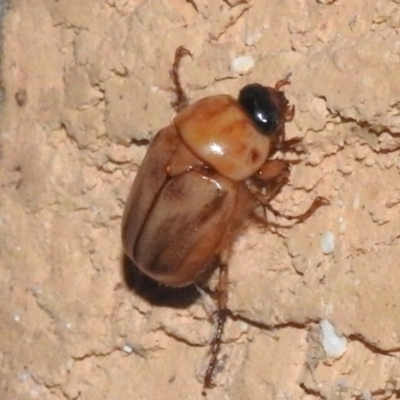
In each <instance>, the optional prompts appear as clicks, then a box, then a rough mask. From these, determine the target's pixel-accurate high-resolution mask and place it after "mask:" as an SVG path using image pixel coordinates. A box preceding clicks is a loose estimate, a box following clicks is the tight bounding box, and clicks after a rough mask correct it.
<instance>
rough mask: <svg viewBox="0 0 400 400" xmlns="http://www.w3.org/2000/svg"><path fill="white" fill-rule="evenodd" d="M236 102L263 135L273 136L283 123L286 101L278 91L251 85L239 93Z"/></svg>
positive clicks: (256, 84)
mask: <svg viewBox="0 0 400 400" xmlns="http://www.w3.org/2000/svg"><path fill="white" fill-rule="evenodd" d="M238 102H239V104H240V105H241V106H242V107H243V109H244V111H245V112H246V114H247V115H248V116H249V117H250V118H251V120H252V121H253V122H254V124H255V125H256V126H257V128H258V129H259V130H260V132H261V133H262V134H263V135H267V136H270V135H273V134H274V133H275V132H277V130H278V129H279V128H280V127H281V126H282V124H283V123H284V122H285V119H284V114H285V111H286V109H287V105H288V101H287V100H286V97H285V94H284V93H283V92H280V91H279V90H276V89H274V88H271V87H266V86H262V85H260V84H258V83H252V84H250V85H246V86H244V87H243V88H242V90H241V91H240V92H239V98H238Z"/></svg>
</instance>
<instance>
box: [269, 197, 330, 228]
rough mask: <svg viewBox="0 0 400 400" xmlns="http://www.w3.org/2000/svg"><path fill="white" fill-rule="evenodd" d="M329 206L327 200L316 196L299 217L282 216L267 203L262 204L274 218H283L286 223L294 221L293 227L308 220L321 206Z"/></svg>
mask: <svg viewBox="0 0 400 400" xmlns="http://www.w3.org/2000/svg"><path fill="white" fill-rule="evenodd" d="M330 204H331V203H330V201H329V200H328V199H327V198H325V197H321V196H318V197H317V198H315V199H314V201H313V202H312V203H311V206H310V207H308V209H307V210H306V211H305V212H304V213H302V214H299V215H287V214H283V213H281V212H280V211H277V210H275V209H274V208H273V207H272V206H271V204H269V203H265V204H263V207H264V208H266V209H267V210H268V211H270V212H271V213H272V214H274V215H275V216H276V217H279V218H285V219H287V220H288V221H295V223H294V225H296V224H299V223H301V222H304V221H305V220H306V219H308V218H310V217H311V216H312V215H313V214H314V213H315V211H317V210H318V208H320V207H323V206H328V205H330ZM282 228H285V226H282Z"/></svg>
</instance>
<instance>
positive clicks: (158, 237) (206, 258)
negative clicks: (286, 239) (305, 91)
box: [122, 46, 329, 393]
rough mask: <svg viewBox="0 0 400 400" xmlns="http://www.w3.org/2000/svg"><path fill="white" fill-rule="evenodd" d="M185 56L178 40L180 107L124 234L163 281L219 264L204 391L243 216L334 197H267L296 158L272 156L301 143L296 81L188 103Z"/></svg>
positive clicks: (194, 279)
mask: <svg viewBox="0 0 400 400" xmlns="http://www.w3.org/2000/svg"><path fill="white" fill-rule="evenodd" d="M185 55H191V53H190V52H189V50H187V49H186V48H184V47H183V46H181V47H179V48H178V49H177V50H176V53H175V60H174V63H173V67H172V70H171V77H172V79H173V82H174V84H175V91H176V100H175V101H174V102H173V103H172V105H173V107H174V109H175V110H176V111H177V115H176V116H175V118H174V120H173V123H172V124H171V125H170V126H167V127H165V128H163V129H161V130H160V131H159V132H158V133H157V135H156V136H155V138H154V139H153V141H152V143H151V145H150V146H149V149H148V151H147V154H146V156H145V158H144V160H143V163H142V164H141V166H140V168H139V171H138V173H137V175H136V177H135V181H134V183H133V186H132V189H131V191H130V194H129V197H128V200H127V203H126V205H125V210H124V214H123V218H122V242H123V247H124V251H125V253H126V255H127V256H128V257H129V258H130V259H131V260H132V261H133V262H134V264H135V265H136V266H137V267H138V268H139V270H141V271H142V272H143V273H145V274H146V275H148V276H149V277H151V278H152V279H154V280H155V281H157V282H159V283H161V284H163V285H167V286H171V287H183V286H187V285H191V284H196V283H199V282H204V280H206V278H207V277H209V276H210V274H211V273H212V272H213V271H214V270H215V269H216V268H217V267H219V269H220V275H219V282H218V285H217V289H216V292H217V299H218V302H217V303H218V311H217V316H218V318H217V330H216V334H215V337H214V340H213V343H212V351H211V358H210V362H209V366H208V368H207V371H206V373H205V378H204V390H203V393H205V389H207V388H210V387H212V386H213V385H212V378H213V371H214V368H215V365H216V363H217V357H218V352H219V349H220V346H221V338H222V333H223V328H224V324H225V321H226V318H227V316H228V315H229V310H228V308H227V301H228V291H227V286H228V267H227V263H228V259H229V253H230V250H231V247H232V243H233V241H234V240H235V238H236V237H237V235H238V234H239V233H240V231H241V230H242V229H243V227H244V224H245V222H246V221H247V220H249V219H251V218H255V219H257V220H258V221H260V220H263V222H264V223H265V224H268V221H267V219H266V217H265V218H262V217H260V214H259V213H256V209H257V208H260V207H261V208H263V209H264V211H265V210H269V211H270V212H272V213H273V214H274V215H276V216H279V217H284V218H287V219H289V220H294V221H295V223H298V222H302V221H304V220H305V219H307V218H308V217H310V216H311V215H312V214H313V213H314V211H315V210H316V209H317V208H319V207H321V206H323V205H327V204H329V202H328V200H326V199H325V198H322V197H317V198H316V199H315V200H314V202H313V203H312V205H311V206H310V207H309V209H308V210H307V211H306V212H305V213H303V214H301V215H297V216H287V215H283V214H281V213H280V212H278V211H276V210H274V209H273V208H272V207H271V205H270V202H271V200H272V199H273V198H274V197H275V196H276V195H277V194H278V192H279V191H280V189H281V188H282V187H283V186H284V185H285V184H286V183H287V182H288V179H289V175H290V168H289V162H287V161H284V160H279V159H271V157H272V156H274V155H275V153H276V152H277V151H281V152H283V153H284V152H287V151H290V150H293V149H294V147H295V146H296V145H298V144H299V143H300V141H301V139H300V138H294V139H290V140H286V138H285V123H286V122H289V121H291V120H292V119H293V117H294V106H289V105H288V101H287V99H286V97H285V94H284V92H283V91H282V90H281V89H282V87H283V86H284V85H287V84H288V83H289V81H288V80H287V79H283V80H281V81H279V82H278V83H277V84H276V85H275V86H274V87H266V86H262V85H260V84H258V83H254V84H250V85H247V86H245V87H243V88H242V89H241V90H240V93H239V97H238V99H237V100H236V99H234V98H233V97H231V96H229V95H216V96H210V97H206V98H203V99H201V100H199V101H197V102H195V103H193V104H191V105H189V102H188V99H187V97H186V95H185V93H184V91H183V89H182V86H181V83H180V79H179V74H178V69H179V64H180V60H181V59H182V57H184V56H185Z"/></svg>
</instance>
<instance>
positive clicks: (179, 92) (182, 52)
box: [170, 46, 193, 112]
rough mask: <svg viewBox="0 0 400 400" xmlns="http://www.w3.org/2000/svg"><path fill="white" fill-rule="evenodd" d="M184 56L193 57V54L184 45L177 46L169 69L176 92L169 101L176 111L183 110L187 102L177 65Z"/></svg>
mask: <svg viewBox="0 0 400 400" xmlns="http://www.w3.org/2000/svg"><path fill="white" fill-rule="evenodd" d="M185 56H190V57H193V54H192V53H191V52H190V51H189V50H188V49H187V48H186V47H184V46H179V47H178V48H177V49H176V51H175V58H174V63H173V64H172V69H171V71H170V75H171V78H172V81H173V82H174V85H175V90H174V91H175V94H176V99H175V100H174V101H172V102H171V105H172V107H173V108H174V110H175V111H176V112H179V111H181V110H183V109H184V108H185V107H187V106H188V104H189V100H188V98H187V96H186V93H185V91H184V90H183V88H182V84H181V79H180V77H179V66H180V63H181V60H182V58H183V57H185Z"/></svg>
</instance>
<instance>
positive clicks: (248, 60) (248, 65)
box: [231, 56, 255, 75]
mask: <svg viewBox="0 0 400 400" xmlns="http://www.w3.org/2000/svg"><path fill="white" fill-rule="evenodd" d="M254 64H255V62H254V58H253V57H252V56H239V57H236V58H235V59H234V60H233V61H232V63H231V70H232V71H234V72H236V73H237V74H240V75H242V74H246V73H247V72H249V71H250V70H251V69H252V68H253V67H254Z"/></svg>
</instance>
